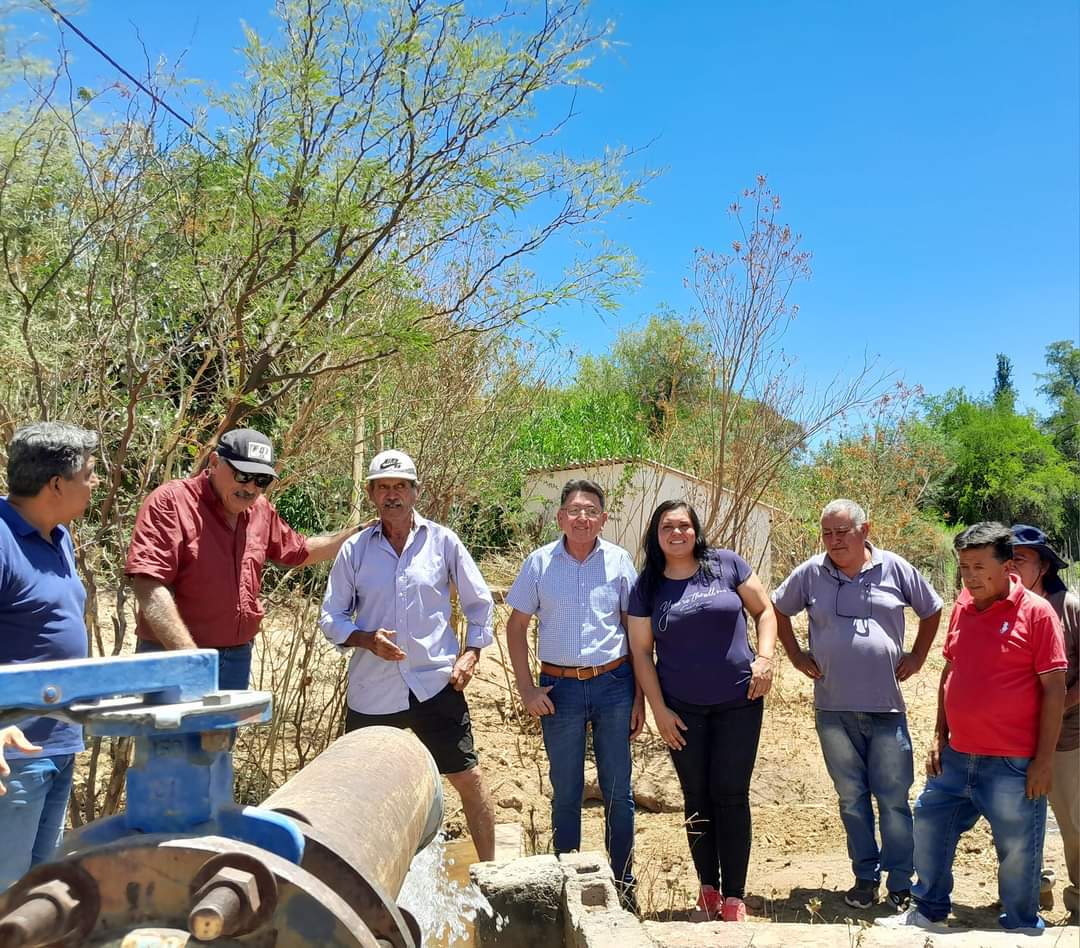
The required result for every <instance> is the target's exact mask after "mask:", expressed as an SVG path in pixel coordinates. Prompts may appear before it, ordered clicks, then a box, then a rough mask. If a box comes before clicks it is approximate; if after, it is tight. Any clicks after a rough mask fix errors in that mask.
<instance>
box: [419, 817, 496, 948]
mask: <svg viewBox="0 0 1080 948" xmlns="http://www.w3.org/2000/svg"><path fill="white" fill-rule="evenodd" d="M475 861H476V850H475V849H474V848H473V845H472V841H471V840H469V839H468V838H466V839H463V840H453V841H452V842H449V843H448V842H446V840H444V839H443V836H442V834H441V833H440V834H439V835H438V836H436V837H435V839H434V840H432V842H431V844H430V845H429V846H428V847H427V848H426V849H423V850H421V851H420V852H418V853H417V854H416V856H415V857H414V858H413V861H412V865H411V866H410V867H409V873H408V875H406V876H405V881H404V882H403V883H402V885H401V892H400V893H399V894H398V904H399V905H400V906H401V907H402V908H404V909H408V911H409V912H411V913H412V915H413V916H414V917H415V918H416V921H417V922H418V923H419V925H420V930H421V931H422V932H423V936H424V948H449V946H451V945H471V944H473V922H474V921H475V920H476V916H477V913H478V912H484V913H485V914H487V915H489V916H490V915H492V914H493V913H492V909H491V905H490V904H488V900H487V899H486V898H484V895H483V893H481V891H480V890H479V889H478V888H477V887H476V886H474V885H473V884H472V883H470V882H469V866H470V864H471V863H473V862H475Z"/></svg>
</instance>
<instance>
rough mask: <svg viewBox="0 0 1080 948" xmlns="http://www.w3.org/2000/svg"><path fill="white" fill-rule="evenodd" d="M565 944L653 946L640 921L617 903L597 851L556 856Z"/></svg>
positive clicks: (608, 947) (580, 946)
mask: <svg viewBox="0 0 1080 948" xmlns="http://www.w3.org/2000/svg"><path fill="white" fill-rule="evenodd" d="M559 863H560V864H561V866H562V869H563V874H564V877H565V878H564V882H563V925H564V928H563V945H564V946H566V948H653V943H652V941H651V940H650V939H649V937H648V936H647V935H646V934H645V930H644V929H643V928H642V927H641V922H640V921H638V919H637V918H636V917H635V916H633V915H631V914H630V913H629V912H627V911H625V910H624V909H623V908H622V906H621V905H620V904H619V893H618V891H617V890H616V888H615V880H614V878H613V877H612V875H611V867H610V866H609V865H608V863H607V860H606V859H605V858H604V857H603V856H602V855H601V854H599V853H567V854H565V855H563V856H560V857H559Z"/></svg>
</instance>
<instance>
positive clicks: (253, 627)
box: [124, 471, 308, 648]
mask: <svg viewBox="0 0 1080 948" xmlns="http://www.w3.org/2000/svg"><path fill="white" fill-rule="evenodd" d="M307 557H308V544H307V540H305V539H304V537H302V536H301V535H300V534H299V533H297V532H296V531H294V530H293V529H292V528H291V527H290V526H289V525H288V524H287V523H286V522H285V521H284V520H282V519H281V517H280V516H279V514H278V512H277V511H276V510H275V509H274V506H273V504H271V503H270V501H268V500H267V499H266V498H265V497H260V498H259V499H258V500H256V501H255V503H254V504H252V506H251V507H250V508H249V509H248V510H245V511H244V512H243V513H241V514H240V515H239V516H238V517H237V518H236V524H235V526H232V525H230V524H229V522H228V520H226V518H225V507H224V506H223V505H222V503H221V500H220V499H219V498H218V496H217V494H215V493H214V488H213V487H212V486H211V484H210V475H209V473H208V472H206V471H204V472H203V473H202V474H196V475H195V476H194V477H185V478H182V479H180V480H174V481H167V482H166V483H164V484H162V485H161V486H160V487H158V488H157V489H156V490H154V491H153V492H152V493H151V494H150V496H149V497H147V498H146V500H145V501H143V505H142V506H141V507H140V508H139V515H138V517H136V518H135V530H134V532H133V533H132V535H131V546H130V548H129V549H128V556H127V563H126V564H125V565H124V572H125V574H127V575H128V576H148V577H150V578H151V579H156V580H158V581H159V582H161V583H164V584H165V585H166V586H168V587H169V588H170V589H171V590H172V594H173V598H174V599H175V600H176V609H177V611H178V612H179V613H180V618H181V619H183V620H184V624H185V625H186V626H187V627H188V631H190V632H191V637H192V638H193V639H194V640H195V644H196V645H198V646H199V647H200V648H222V647H226V646H235V645H243V644H244V643H245V642H249V641H250V640H251V639H253V638H255V636H256V634H258V631H259V623H260V622H261V621H262V617H263V611H264V610H263V605H262V602H261V600H260V598H259V593H260V592H261V590H262V571H263V567H264V566H265V565H266V561H267V560H273V561H274V562H275V563H280V564H281V565H282V566H299V565H300V564H301V563H303V562H304V560H306V559H307ZM135 631H136V632H137V633H138V635H139V637H140V638H143V639H149V640H150V641H154V633H153V631H152V630H151V629H150V625H149V623H148V622H147V621H146V619H145V618H144V617H143V615H142V614H141V613H140V614H139V616H138V619H137V625H136V627H135Z"/></svg>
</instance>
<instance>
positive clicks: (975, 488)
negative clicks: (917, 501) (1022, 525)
mask: <svg viewBox="0 0 1080 948" xmlns="http://www.w3.org/2000/svg"><path fill="white" fill-rule="evenodd" d="M927 421H928V423H929V424H930V425H931V427H933V428H935V429H936V430H937V431H938V432H939V433H940V434H941V435H942V436H943V437H944V439H945V442H946V445H947V452H948V454H949V459H950V462H951V470H950V471H949V473H948V474H947V475H946V477H945V478H944V479H943V481H942V483H941V486H940V493H939V496H938V500H937V504H938V507H939V509H940V511H941V513H942V515H943V516H945V517H946V518H947V519H948V520H951V521H952V522H954V523H975V522H977V521H980V520H1000V521H1001V522H1002V523H1006V524H1008V523H1015V522H1017V521H1022V522H1026V523H1037V524H1039V525H1040V526H1041V527H1042V528H1043V529H1045V530H1046V531H1047V532H1049V533H1055V534H1056V533H1057V532H1058V531H1059V529H1060V528H1061V526H1062V523H1063V515H1064V512H1065V502H1066V499H1067V498H1068V497H1070V496H1072V495H1073V494H1074V493H1075V492H1076V491H1077V489H1078V487H1080V483H1078V480H1077V476H1076V473H1075V472H1074V471H1073V470H1072V469H1071V468H1070V467H1069V465H1068V464H1067V463H1066V461H1065V459H1064V458H1063V457H1062V455H1061V452H1060V451H1058V449H1057V447H1056V446H1055V445H1054V442H1053V441H1052V440H1051V439H1050V437H1049V436H1048V435H1046V434H1045V433H1044V432H1042V431H1041V430H1040V429H1039V426H1038V425H1037V424H1036V423H1035V419H1034V418H1033V417H1031V416H1030V415H1023V414H1018V413H1017V412H1015V411H1013V410H1012V408H1011V407H1009V406H1008V405H1005V404H1001V403H994V402H983V401H972V400H971V399H969V398H968V397H967V396H966V395H965V394H964V393H963V391H961V390H953V391H951V392H949V393H947V394H946V395H945V396H942V397H940V398H937V399H932V400H930V401H929V402H928V412H927Z"/></svg>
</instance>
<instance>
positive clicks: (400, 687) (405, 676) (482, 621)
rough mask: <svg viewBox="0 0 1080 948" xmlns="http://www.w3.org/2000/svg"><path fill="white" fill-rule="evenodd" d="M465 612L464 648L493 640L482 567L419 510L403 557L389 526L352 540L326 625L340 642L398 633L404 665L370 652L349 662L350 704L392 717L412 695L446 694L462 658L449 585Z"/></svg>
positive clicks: (324, 616) (338, 570) (324, 615)
mask: <svg viewBox="0 0 1080 948" xmlns="http://www.w3.org/2000/svg"><path fill="white" fill-rule="evenodd" d="M451 583H453V584H454V586H455V587H456V588H457V593H458V602H459V603H460V605H461V612H462V614H463V615H464V616H465V620H466V623H467V625H466V631H465V647H466V648H472V647H477V648H482V647H483V646H485V645H490V644H491V641H492V631H491V630H492V626H491V616H492V612H493V610H494V603H493V601H492V598H491V592H490V590H489V589H488V587H487V583H485V582H484V577H483V576H481V575H480V570H479V568H478V567H477V565H476V563H475V562H474V561H473V558H472V557H471V556H470V555H469V551H468V550H466V549H465V545H464V544H463V543H462V542H461V540H460V539H458V536H457V534H456V533H454V531H453V530H449V529H447V528H446V527H444V526H442V525H441V524H438V523H435V522H434V521H432V520H425V519H424V518H423V517H421V516H420V515H419V514H416V513H414V514H413V527H412V530H411V531H410V532H409V536H408V537H407V539H406V540H405V547H404V549H403V550H402V552H401V555H400V556H399V555H398V553H397V551H396V550H395V549H394V547H393V546H392V545H391V544H390V541H389V540H388V539H387V538H386V537H385V536H384V535H383V531H382V524H376V525H375V526H372V527H368V528H367V529H365V530H361V531H360V532H359V533H358V534H357V535H356V536H354V537H350V538H349V539H348V540H346V541H345V543H344V545H343V546H342V547H341V550H340V552H339V553H338V555H337V559H336V560H335V561H334V566H333V569H331V571H330V579H329V581H328V582H327V584H326V595H325V597H324V598H323V604H322V611H321V613H320V616H319V625H320V627H321V628H322V630H323V634H324V635H325V636H326V638H327V639H328V640H329V641H330V642H332V643H333V644H334V645H341V644H342V643H343V642H345V640H346V639H347V638H348V637H349V636H350V635H352V634H353V633H354V632H356V631H358V630H359V631H362V632H374V631H376V630H378V629H388V630H393V631H395V632H397V635H396V636H395V637H394V644H396V645H397V646H398V647H399V648H400V649H401V650H402V651H403V652H404V653H405V658H404V659H403V660H402V661H400V662H393V661H387V660H386V659H384V658H379V656H377V655H375V654H374V653H373V652H369V651H368V650H367V649H362V648H356V649H353V650H352V656H351V657H350V659H349V693H348V703H349V707H350V708H352V709H353V710H354V711H358V712H360V713H361V714H392V713H394V712H395V711H404V710H405V709H406V708H408V706H409V692H410V691H411V692H412V693H413V694H414V695H416V698H417V700H419V701H427V700H428V699H429V698H433V697H435V695H437V694H438V693H439V692H440V691H442V690H443V689H444V688H445V687H446V686H447V684H448V683H449V681H450V673H451V671H452V670H453V667H454V662H455V661H456V659H457V656H458V640H457V634H456V633H455V632H454V627H453V625H451V623H450V611H451V603H450V584H451Z"/></svg>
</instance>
